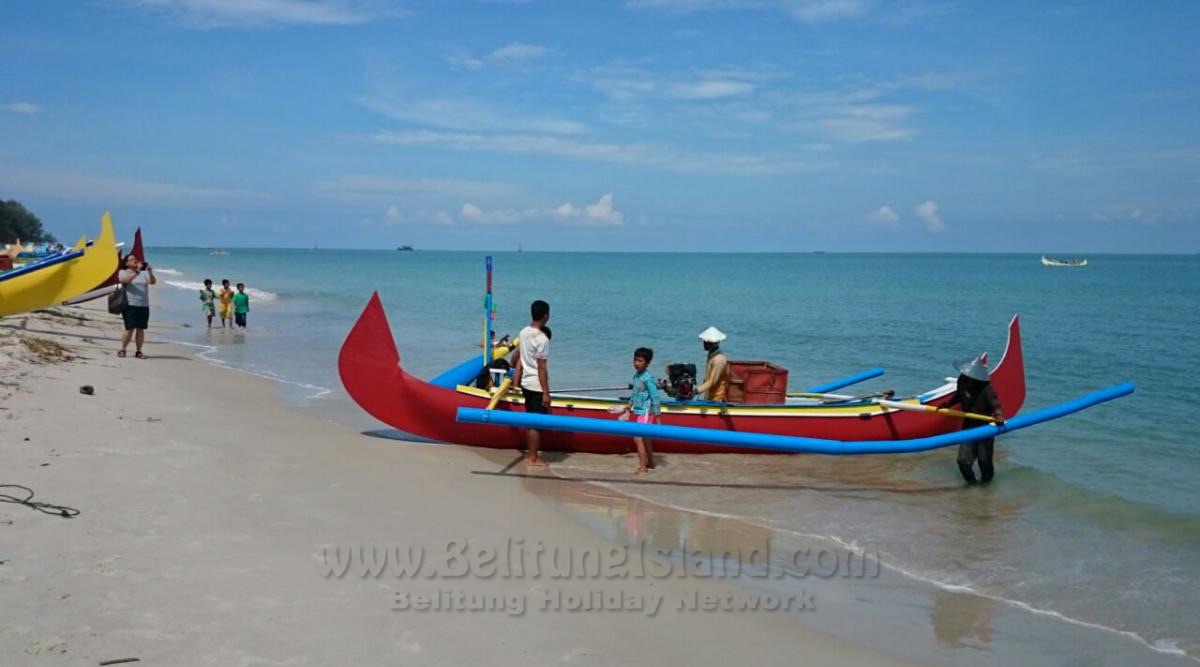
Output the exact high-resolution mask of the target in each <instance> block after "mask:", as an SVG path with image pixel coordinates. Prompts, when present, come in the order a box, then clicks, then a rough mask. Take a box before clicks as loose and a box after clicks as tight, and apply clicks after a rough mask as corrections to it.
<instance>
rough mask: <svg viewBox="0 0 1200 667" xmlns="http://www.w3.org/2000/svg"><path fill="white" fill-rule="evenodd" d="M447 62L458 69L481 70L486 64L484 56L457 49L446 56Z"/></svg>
mask: <svg viewBox="0 0 1200 667" xmlns="http://www.w3.org/2000/svg"><path fill="white" fill-rule="evenodd" d="M446 62H447V63H449V65H450V66H451V67H455V68H457V69H469V70H472V71H474V70H481V69H483V66H484V65H485V64H486V63H484V62H483V58H479V57H476V56H474V55H472V54H470V53H467V52H466V51H455V52H454V53H450V54H448V55H447V56H446Z"/></svg>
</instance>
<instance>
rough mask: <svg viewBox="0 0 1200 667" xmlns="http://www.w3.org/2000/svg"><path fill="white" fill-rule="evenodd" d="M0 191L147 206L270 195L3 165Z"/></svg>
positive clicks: (234, 202)
mask: <svg viewBox="0 0 1200 667" xmlns="http://www.w3.org/2000/svg"><path fill="white" fill-rule="evenodd" d="M0 191H3V192H7V193H11V194H12V195H13V196H16V195H22V196H26V195H38V196H41V197H45V198H48V199H57V200H66V201H83V202H88V203H92V204H94V203H95V202H97V201H101V202H115V203H121V204H139V205H146V206H167V207H172V208H175V207H179V206H246V205H253V204H261V203H265V202H267V201H269V200H270V196H268V195H266V194H263V193H259V192H253V191H250V190H238V189H230V188H213V187H202V186H194V185H180V184H176V183H163V182H158V181H143V180H138V179H126V178H120V177H114V176H97V175H93V174H84V173H78V172H70V171H66V170H61V169H55V170H51V171H40V170H37V169H30V168H28V167H15V166H12V165H3V164H0Z"/></svg>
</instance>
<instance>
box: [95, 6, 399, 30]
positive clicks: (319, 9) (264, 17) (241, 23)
mask: <svg viewBox="0 0 1200 667" xmlns="http://www.w3.org/2000/svg"><path fill="white" fill-rule="evenodd" d="M112 1H113V2H117V3H120V4H123V5H127V6H131V7H135V8H139V9H145V10H148V11H152V12H155V13H160V14H163V15H166V16H167V17H169V18H171V19H172V20H174V21H176V22H178V23H180V24H182V25H185V26H188V27H192V28H225V27H242V28H245V27H267V26H285V25H354V24H358V23H366V22H368V21H371V20H374V19H376V18H381V17H387V16H404V15H406V14H407V12H406V11H405V10H404V9H402V8H401V7H400V5H399V4H398V3H397V2H395V1H394V0H112Z"/></svg>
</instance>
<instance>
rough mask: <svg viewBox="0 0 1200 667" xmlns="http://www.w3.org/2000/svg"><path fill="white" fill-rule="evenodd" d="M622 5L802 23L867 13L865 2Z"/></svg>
mask: <svg viewBox="0 0 1200 667" xmlns="http://www.w3.org/2000/svg"><path fill="white" fill-rule="evenodd" d="M625 4H626V6H629V7H635V8H640V9H663V10H667V11H673V12H679V13H691V12H717V11H731V10H741V11H747V10H766V11H776V12H782V13H785V14H787V15H789V16H791V17H793V18H795V19H796V20H797V21H802V22H804V23H819V22H822V21H831V20H835V19H843V18H852V17H855V16H859V15H861V14H864V13H865V12H866V10H867V3H866V2H865V0H628V1H627V2H626V3H625Z"/></svg>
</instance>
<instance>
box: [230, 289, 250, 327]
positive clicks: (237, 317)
mask: <svg viewBox="0 0 1200 667" xmlns="http://www.w3.org/2000/svg"><path fill="white" fill-rule="evenodd" d="M237 289H238V291H237V294H234V295H233V319H234V321H236V322H237V325H238V328H239V329H245V328H246V313H248V312H250V295H249V294H246V283H238V284H237Z"/></svg>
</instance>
